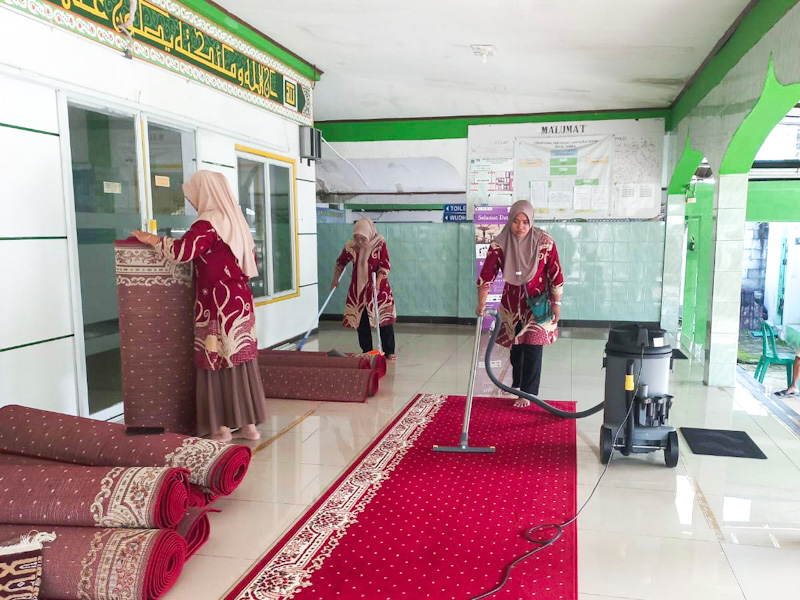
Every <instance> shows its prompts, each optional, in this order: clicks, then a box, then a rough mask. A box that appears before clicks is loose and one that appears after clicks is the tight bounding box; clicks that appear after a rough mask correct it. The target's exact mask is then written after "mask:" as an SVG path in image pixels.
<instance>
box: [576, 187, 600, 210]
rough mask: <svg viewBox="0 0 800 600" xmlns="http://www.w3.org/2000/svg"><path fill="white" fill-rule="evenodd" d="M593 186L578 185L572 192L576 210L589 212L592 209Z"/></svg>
mask: <svg viewBox="0 0 800 600" xmlns="http://www.w3.org/2000/svg"><path fill="white" fill-rule="evenodd" d="M593 187H595V186H593V185H576V186H575V187H574V188H573V192H572V203H573V207H574V208H575V210H588V209H590V208H592V188H593Z"/></svg>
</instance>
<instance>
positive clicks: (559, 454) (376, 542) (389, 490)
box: [226, 394, 577, 600]
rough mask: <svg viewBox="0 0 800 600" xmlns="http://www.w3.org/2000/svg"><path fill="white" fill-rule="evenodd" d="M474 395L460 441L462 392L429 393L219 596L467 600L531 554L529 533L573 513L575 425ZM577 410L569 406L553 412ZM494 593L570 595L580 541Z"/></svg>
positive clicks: (564, 543)
mask: <svg viewBox="0 0 800 600" xmlns="http://www.w3.org/2000/svg"><path fill="white" fill-rule="evenodd" d="M511 404H512V403H511V401H510V400H508V399H503V398H477V399H476V400H475V404H474V406H473V417H472V427H471V432H470V436H471V439H470V444H471V445H473V446H486V445H494V446H496V447H497V451H496V453H495V454H442V453H434V452H433V451H432V447H433V445H434V444H438V445H450V444H457V442H458V440H459V437H460V430H461V424H462V417H463V410H464V397H463V396H438V395H430V394H424V395H420V396H417V397H416V398H415V399H414V401H412V402H411V403H410V405H409V406H408V407H407V408H406V409H405V410H404V411H403V412H402V413H401V414H400V415H399V416H398V417H397V418H396V419H395V420H394V421H393V422H392V423H391V424H390V425H388V426H387V428H386V429H385V430H384V431H383V433H382V434H381V435H380V436H378V438H377V439H376V440H375V441H374V442H373V443H372V444H371V445H370V446H369V447H368V448H367V449H366V450H365V451H364V453H363V454H362V455H361V456H360V457H359V458H358V459H357V460H356V461H355V462H354V463H353V464H352V465H351V466H350V467H349V468H348V469H347V470H346V471H345V473H344V474H343V475H342V476H341V477H340V479H339V480H338V481H337V482H336V483H334V484H333V485H332V486H331V487H330V488H329V489H328V491H327V492H326V493H325V494H324V495H323V496H322V497H321V499H320V500H319V501H317V502H316V503H315V504H314V505H313V506H312V507H311V508H310V509H309V510H308V511H307V512H306V513H305V515H303V517H301V519H300V520H299V521H298V523H297V524H296V525H295V526H294V527H293V528H292V529H291V530H290V531H289V532H288V533H287V534H286V536H284V538H283V539H281V540H280V541H279V542H278V543H277V544H276V545H275V547H274V548H272V549H271V550H270V551H269V552H268V553H267V554H266V555H265V556H264V557H263V558H262V559H261V560H259V561H258V562H257V563H256V564H255V565H254V567H253V569H252V570H251V571H250V572H249V573H248V574H247V575H246V576H245V577H244V579H243V580H242V581H241V582H240V583H239V584H238V585H237V586H235V588H234V589H233V590H232V591H231V593H230V594H229V595H228V596H227V598H226V600H280V599H284V598H292V599H294V600H311V599H314V600H328V599H330V600H333V599H334V598H337V599H341V598H368V599H378V598H380V599H381V600H388V599H394V598H398V599H399V598H414V599H417V598H426V599H427V598H433V599H440V600H444V599H445V598H446V599H453V598H456V599H459V600H460V599H468V598H472V597H474V596H476V595H479V594H481V593H482V592H484V591H487V590H490V589H491V588H493V587H494V586H495V585H497V584H498V583H499V581H500V578H501V576H502V572H503V570H504V568H505V566H506V565H507V564H508V563H510V562H511V561H512V560H513V559H514V558H515V557H517V556H519V555H521V554H524V553H525V552H527V551H529V550H531V549H532V546H531V544H530V543H529V542H527V541H526V540H525V539H524V538H523V533H524V531H525V530H527V529H528V528H530V527H531V526H533V525H536V524H540V523H554V522H555V523H559V522H563V521H565V520H567V519H568V518H570V517H572V516H573V515H574V514H575V510H576V494H577V466H576V444H575V422H574V421H573V420H563V419H558V418H556V417H553V416H551V415H549V414H547V413H545V412H544V411H542V410H541V409H538V408H530V409H524V410H523V409H515V408H513V407H512V405H511ZM555 404H557V405H560V408H564V409H567V410H569V409H572V408H573V407H574V403H571V402H561V403H555ZM493 598H513V599H515V600H516V599H519V598H535V599H546V600H557V599H558V600H574V599H575V598H577V532H576V529H575V527H574V526H573V527H568V528H567V529H566V530H565V532H564V535H563V536H562V538H561V539H560V540H559V541H558V542H556V543H555V544H554V545H553V546H552V547H551V548H548V549H546V550H544V551H543V552H541V553H540V554H538V555H535V556H534V557H532V558H530V559H528V560H527V561H525V562H523V563H522V564H520V565H519V566H517V567H516V568H515V569H514V571H513V572H512V575H511V579H510V581H509V583H508V585H507V586H506V587H505V588H504V589H503V590H502V591H501V592H500V593H498V594H496V595H495V596H493Z"/></svg>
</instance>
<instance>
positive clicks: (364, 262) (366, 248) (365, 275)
mask: <svg viewBox="0 0 800 600" xmlns="http://www.w3.org/2000/svg"><path fill="white" fill-rule="evenodd" d="M353 235H362V236H364V237H365V238H366V239H367V243H366V244H364V245H363V246H361V247H360V248H359V249H358V258H357V264H356V293H357V294H358V295H360V294H361V290H363V289H364V288H365V287H366V285H367V282H368V281H369V257H370V256H372V253H373V252H374V251H375V249H376V248H377V247H378V246H380V245H381V244H382V243H384V242H385V241H386V240H384V239H383V236H382V235H378V231H377V230H376V229H375V223H373V222H372V220H371V219H368V218H366V217H363V218H362V219H359V220H358V221H357V222H356V224H355V225H354V226H353Z"/></svg>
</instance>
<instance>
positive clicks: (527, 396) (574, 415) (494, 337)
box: [484, 309, 605, 419]
mask: <svg viewBox="0 0 800 600" xmlns="http://www.w3.org/2000/svg"><path fill="white" fill-rule="evenodd" d="M486 312H487V313H488V314H490V315H492V316H493V317H494V320H495V323H494V329H493V330H492V336H491V337H490V338H489V345H488V346H486V357H485V358H484V363H485V364H486V374H487V375H488V376H489V379H490V380H491V381H492V383H493V384H495V385H496V386H497V387H499V388H500V389H501V390H504V391H506V392H508V393H509V394H513V395H515V396H519V397H520V398H525V399H526V400H530V401H531V402H533V403H534V404H536V405H537V406H539V407H541V408H543V409H545V410H546V411H547V412H549V413H551V414H554V415H555V416H557V417H562V418H564V419H582V418H583V417H588V416H589V415H593V414H594V413H596V412H599V411H600V410H602V408H603V404H605V402H601V403H600V404H597V405H596V406H593V407H592V408H589V409H587V410H582V411H580V412H574V413H573V412H568V411H566V410H561V409H559V408H556V407H555V406H551V405H550V404H548V403H547V402H545V401H544V400H542V399H540V398H538V397H536V396H534V395H533V394H528V393H527V392H523V391H521V390H515V389H514V388H510V387H508V386H507V385H505V384H504V383H503V382H502V381H500V380H499V379H498V378H497V377H496V376H495V374H494V373H493V372H492V350H493V349H494V345H495V344H496V343H497V336H498V335H499V333H500V324H501V322H502V319H501V317H500V313H498V312H497V311H496V310H494V309H491V310H488V311H486Z"/></svg>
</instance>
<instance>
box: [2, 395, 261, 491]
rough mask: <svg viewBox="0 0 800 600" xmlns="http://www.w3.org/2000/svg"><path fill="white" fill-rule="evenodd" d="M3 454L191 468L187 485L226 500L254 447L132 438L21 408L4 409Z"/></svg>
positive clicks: (170, 436) (119, 428)
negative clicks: (197, 487)
mask: <svg viewBox="0 0 800 600" xmlns="http://www.w3.org/2000/svg"><path fill="white" fill-rule="evenodd" d="M0 452H8V453H11V454H21V455H24V456H34V457H37V458H44V459H47V460H56V461H59V462H66V463H74V464H80V465H90V466H98V467H100V466H103V467H175V468H181V469H188V471H189V482H190V483H192V484H194V485H196V486H199V487H200V488H203V492H206V491H207V492H208V493H210V494H211V495H219V496H227V495H228V494H230V493H231V492H232V491H233V490H235V489H236V487H237V486H238V485H239V484H240V483H241V481H242V479H244V476H245V474H246V473H247V467H248V466H249V464H250V455H251V452H250V448H248V447H247V446H238V445H235V444H225V443H221V442H215V441H213V440H205V439H202V438H195V437H188V436H185V435H180V434H177V433H164V434H159V435H133V436H129V435H127V434H126V433H125V426H124V425H120V424H118V423H107V422H105V421H95V420H93V419H86V418H82V417H73V416H70V415H63V414H60V413H54V412H50V411H46V410H38V409H35V408H27V407H23V406H16V405H11V406H5V407H3V408H0Z"/></svg>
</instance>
